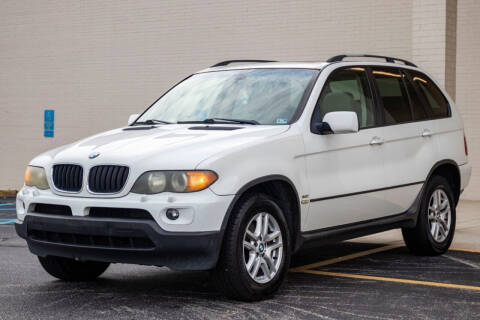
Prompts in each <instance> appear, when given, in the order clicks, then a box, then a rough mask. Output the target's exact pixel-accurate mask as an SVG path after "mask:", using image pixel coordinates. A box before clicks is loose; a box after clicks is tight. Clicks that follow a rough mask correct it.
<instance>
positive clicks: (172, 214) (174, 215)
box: [166, 209, 180, 220]
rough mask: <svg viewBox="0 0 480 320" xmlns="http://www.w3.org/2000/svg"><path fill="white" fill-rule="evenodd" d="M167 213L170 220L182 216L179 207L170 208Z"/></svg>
mask: <svg viewBox="0 0 480 320" xmlns="http://www.w3.org/2000/svg"><path fill="white" fill-rule="evenodd" d="M166 215H167V218H168V219H170V220H177V219H178V217H180V212H178V210H177V209H168V210H167V213H166Z"/></svg>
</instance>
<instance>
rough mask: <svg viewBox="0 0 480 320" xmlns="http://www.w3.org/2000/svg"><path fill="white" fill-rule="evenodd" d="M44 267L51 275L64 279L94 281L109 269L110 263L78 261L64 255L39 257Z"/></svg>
mask: <svg viewBox="0 0 480 320" xmlns="http://www.w3.org/2000/svg"><path fill="white" fill-rule="evenodd" d="M38 260H39V261H40V264H41V265H42V267H43V269H45V271H47V272H48V273H49V274H50V275H52V276H54V277H55V278H58V279H60V280H64V281H92V280H95V279H96V278H98V277H99V276H100V275H101V274H102V273H104V272H105V270H107V268H108V266H109V265H110V263H108V262H97V261H77V260H74V259H69V258H62V257H53V256H47V257H45V258H44V257H38Z"/></svg>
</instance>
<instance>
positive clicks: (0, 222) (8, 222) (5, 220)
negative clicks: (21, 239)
mask: <svg viewBox="0 0 480 320" xmlns="http://www.w3.org/2000/svg"><path fill="white" fill-rule="evenodd" d="M15 221H17V220H16V219H0V224H11V223H15Z"/></svg>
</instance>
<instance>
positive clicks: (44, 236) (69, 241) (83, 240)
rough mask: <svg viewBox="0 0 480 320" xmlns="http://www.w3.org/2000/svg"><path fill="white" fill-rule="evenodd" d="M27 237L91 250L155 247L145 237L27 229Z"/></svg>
mask: <svg viewBox="0 0 480 320" xmlns="http://www.w3.org/2000/svg"><path fill="white" fill-rule="evenodd" d="M28 236H29V238H30V239H32V240H38V241H45V242H50V243H56V244H66V245H80V246H87V247H92V248H111V249H153V248H155V245H154V244H153V242H152V240H150V239H149V238H147V237H115V236H98V235H88V234H77V233H65V232H52V231H44V230H36V229H29V230H28Z"/></svg>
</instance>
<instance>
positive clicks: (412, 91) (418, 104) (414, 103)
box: [404, 77, 429, 121]
mask: <svg viewBox="0 0 480 320" xmlns="http://www.w3.org/2000/svg"><path fill="white" fill-rule="evenodd" d="M404 79H405V84H406V86H407V91H408V95H409V96H410V102H411V107H412V112H413V120H415V121H422V120H428V118H429V117H428V114H427V110H426V109H425V102H424V100H423V99H422V98H421V97H420V95H419V92H418V90H416V88H415V87H414V85H413V82H412V80H411V79H409V77H405V78H404Z"/></svg>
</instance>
